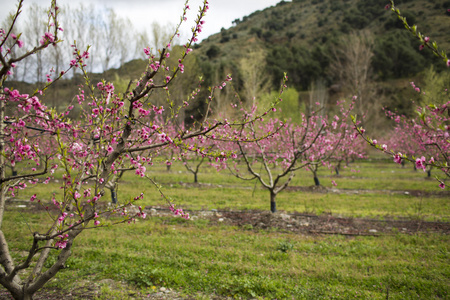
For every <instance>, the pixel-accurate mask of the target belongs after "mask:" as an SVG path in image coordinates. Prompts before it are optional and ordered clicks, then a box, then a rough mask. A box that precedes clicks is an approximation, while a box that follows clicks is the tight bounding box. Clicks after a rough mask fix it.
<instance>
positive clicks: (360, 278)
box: [3, 161, 450, 299]
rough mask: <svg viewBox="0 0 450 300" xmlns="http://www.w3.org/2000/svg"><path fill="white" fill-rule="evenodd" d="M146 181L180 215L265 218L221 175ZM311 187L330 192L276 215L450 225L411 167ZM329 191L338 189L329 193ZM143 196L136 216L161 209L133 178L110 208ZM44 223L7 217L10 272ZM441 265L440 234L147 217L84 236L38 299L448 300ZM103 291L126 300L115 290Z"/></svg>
mask: <svg viewBox="0 0 450 300" xmlns="http://www.w3.org/2000/svg"><path fill="white" fill-rule="evenodd" d="M355 170H357V171H355ZM150 174H151V176H152V177H154V178H155V179H156V180H157V181H158V182H159V183H162V184H163V186H164V193H165V194H167V195H168V196H171V197H172V198H173V199H174V201H175V203H177V204H178V205H179V206H180V207H183V208H184V209H186V210H188V211H189V210H199V209H203V210H211V209H233V210H248V209H256V210H265V211H267V210H269V208H270V206H269V194H268V192H267V191H266V190H263V189H261V188H260V186H259V185H258V184H256V185H255V182H254V181H250V182H247V181H240V180H239V179H237V178H235V177H233V176H231V175H229V174H228V173H227V172H226V171H225V172H221V173H217V172H216V171H215V169H213V168H210V167H204V168H202V169H201V174H199V181H200V182H201V184H197V185H194V184H186V183H189V182H192V181H193V176H192V175H191V174H189V173H187V172H186V170H185V169H184V167H183V166H182V165H174V166H173V167H172V169H171V170H170V171H167V170H165V167H163V166H161V167H159V166H158V167H155V168H154V169H152V170H151V173H150ZM319 178H320V180H321V183H322V185H323V186H325V187H327V188H328V192H326V193H324V192H321V193H318V192H314V191H312V190H311V189H307V190H309V191H308V192H303V191H299V190H298V189H297V190H291V191H285V192H282V193H281V194H280V195H279V196H278V197H277V202H278V209H279V210H282V211H285V212H287V213H293V212H307V213H315V214H323V213H327V214H332V215H339V216H344V217H350V218H355V217H363V218H374V219H387V218H394V219H396V218H397V219H400V218H401V219H413V220H425V221H441V222H448V221H449V216H450V204H449V198H450V197H449V194H448V192H445V191H442V190H441V189H439V187H438V186H437V182H436V181H435V180H433V179H428V178H426V174H425V173H423V172H422V171H414V170H413V168H412V166H406V167H405V168H402V167H400V166H398V165H396V164H394V163H392V162H388V161H358V162H355V163H353V164H351V165H350V166H349V167H348V168H345V169H342V170H341V173H340V175H339V176H336V175H334V174H331V172H330V171H329V170H327V169H323V170H322V171H321V172H320V174H319ZM331 180H335V181H336V182H337V183H338V186H337V187H333V186H332V185H331ZM312 184H313V180H312V175H311V174H310V173H308V172H306V171H303V172H299V173H298V174H297V175H296V177H295V179H294V180H293V182H292V184H291V185H292V186H295V187H305V186H310V185H312ZM141 191H144V193H145V195H146V196H145V198H144V200H143V201H142V203H140V204H141V205H143V206H144V205H145V206H164V202H163V201H162V199H161V197H160V196H159V194H158V192H157V190H156V189H155V188H154V187H152V186H151V184H150V183H148V182H147V181H144V180H142V179H140V178H137V177H136V176H133V175H132V174H126V175H125V177H124V178H123V182H122V185H121V186H120V188H119V191H118V197H119V201H123V200H124V199H128V198H130V197H134V196H136V195H137V194H139V193H140V192H141ZM25 192H26V193H25ZM34 193H37V194H43V195H44V196H42V198H45V197H48V196H50V195H51V194H52V193H55V194H58V193H59V190H58V185H57V183H50V184H49V185H38V186H37V187H35V188H34V189H30V190H25V191H21V193H20V194H19V195H18V198H20V199H27V198H28V199H29V196H30V195H31V194H34ZM45 220H46V215H45V214H44V213H37V212H36V211H34V210H33V211H32V210H29V209H26V208H18V207H13V206H11V207H9V209H8V211H7V214H6V216H5V221H4V225H3V228H10V230H7V232H6V235H7V238H8V239H9V241H10V246H11V248H12V249H14V251H13V252H14V254H13V255H14V259H15V260H16V261H19V260H20V259H23V258H24V256H25V255H26V252H25V251H26V250H27V249H28V248H29V245H30V244H29V241H30V239H29V233H30V231H36V230H38V229H40V228H43V227H42V226H43V225H44V224H45ZM107 222H108V220H105V221H104V223H107ZM27 234H28V236H27ZM27 241H28V242H27ZM54 255H55V257H56V255H57V253H55V254H54ZM449 262H450V237H449V235H446V234H437V233H431V232H430V233H416V234H401V233H397V234H389V235H388V234H385V235H380V236H376V237H375V236H353V237H351V236H342V235H305V234H298V233H292V232H287V231H283V230H278V229H276V228H269V229H267V230H248V228H246V227H244V226H243V227H237V226H230V225H225V224H218V225H217V224H216V223H214V224H212V223H211V222H210V221H209V220H206V219H201V218H199V219H194V220H188V221H186V220H184V219H180V218H173V217H158V218H156V217H153V218H148V219H146V220H141V221H139V222H136V224H130V225H119V226H112V227H105V228H99V229H96V230H87V231H85V232H84V233H83V234H82V235H81V236H80V237H79V238H78V239H77V240H76V241H75V244H74V252H73V255H72V257H71V258H70V259H69V261H68V262H67V266H68V267H67V268H66V269H64V270H62V271H61V272H60V273H59V274H58V275H57V277H56V278H55V279H54V280H52V281H51V282H50V283H49V284H48V286H47V287H46V290H45V292H46V293H50V295H51V291H54V290H55V291H56V292H54V293H56V294H55V295H60V294H61V293H62V292H64V291H76V290H80V289H81V290H83V289H86V290H87V291H89V288H88V287H89V286H90V285H95V286H96V287H97V288H96V289H97V292H98V293H97V294H92V293H91V294H89V292H86V293H87V294H86V295H90V296H89V298H95V297H97V298H98V299H129V298H133V297H134V298H139V299H140V298H143V299H144V298H146V297H147V295H150V296H151V295H155V293H156V292H157V291H159V290H160V288H161V287H165V288H170V289H172V290H174V291H177V292H178V293H179V294H180V295H185V296H191V299H214V297H219V296H220V297H223V299H225V298H226V297H232V298H242V299H252V298H256V299H263V298H264V299H350V298H351V299H355V298H356V299H449V298H450V295H449V292H450V264H449ZM74 278H77V280H74ZM107 279H110V280H112V282H117V283H119V282H120V283H121V284H123V285H125V286H126V289H116V288H113V285H111V284H107V283H108V282H110V281H105V280H107ZM78 297H79V298H83V297H84V296H83V295H81V294H80V295H79V296H78ZM75 298H76V297H75ZM55 299H56V298H55ZM155 299H156V298H155ZM221 299H222V298H221Z"/></svg>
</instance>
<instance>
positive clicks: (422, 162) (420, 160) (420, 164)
mask: <svg viewBox="0 0 450 300" xmlns="http://www.w3.org/2000/svg"><path fill="white" fill-rule="evenodd" d="M425 161H426V159H425V156H422V157H421V158H417V159H416V168H417V169H423V171H424V172H425V169H426V167H427V165H426V163H425Z"/></svg>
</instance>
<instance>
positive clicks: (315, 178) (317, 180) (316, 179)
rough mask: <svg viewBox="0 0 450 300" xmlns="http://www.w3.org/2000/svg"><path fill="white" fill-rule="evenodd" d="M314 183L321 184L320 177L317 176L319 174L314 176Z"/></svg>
mask: <svg viewBox="0 0 450 300" xmlns="http://www.w3.org/2000/svg"><path fill="white" fill-rule="evenodd" d="M314 184H315V185H316V186H319V185H320V181H319V178H317V176H314Z"/></svg>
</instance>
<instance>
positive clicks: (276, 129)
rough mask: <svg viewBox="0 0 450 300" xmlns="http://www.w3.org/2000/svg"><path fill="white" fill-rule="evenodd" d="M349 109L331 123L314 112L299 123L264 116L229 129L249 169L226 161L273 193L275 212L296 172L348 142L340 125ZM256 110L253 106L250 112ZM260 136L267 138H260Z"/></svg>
mask: <svg viewBox="0 0 450 300" xmlns="http://www.w3.org/2000/svg"><path fill="white" fill-rule="evenodd" d="M281 93H282V90H281ZM281 93H280V97H281ZM280 99H281V98H280ZM275 109H276V108H273V110H275ZM350 110H351V108H350V109H349V110H343V111H342V115H341V116H340V117H335V120H339V123H338V122H337V121H333V122H336V123H333V124H332V125H331V124H330V122H329V121H328V118H327V117H326V116H318V115H317V114H315V113H313V114H312V115H310V116H306V115H304V114H301V115H300V116H299V118H301V122H300V124H299V125H296V124H289V123H287V122H282V121H280V120H277V119H268V120H263V119H262V118H261V119H259V120H258V122H253V123H250V126H248V127H246V128H241V129H240V130H237V129H234V128H229V131H228V133H227V135H226V138H228V139H230V138H231V139H232V140H234V143H233V147H235V149H237V153H238V155H240V156H241V158H242V161H243V164H244V168H245V169H246V171H242V170H241V168H240V166H239V165H238V163H236V162H233V161H225V162H224V164H226V167H227V168H228V169H229V170H230V172H231V173H232V174H234V175H235V176H236V177H238V178H239V179H242V180H254V179H255V180H257V181H259V183H260V184H261V185H262V187H263V188H265V189H267V190H268V191H269V193H270V210H271V212H276V211H277V207H276V196H277V195H278V193H280V192H281V191H283V190H284V189H286V188H287V187H288V186H289V184H290V182H291V181H292V179H293V177H294V176H295V171H297V170H299V169H302V168H305V167H311V166H312V165H319V164H323V163H325V161H327V160H328V159H329V158H330V157H331V154H332V153H333V151H334V150H335V149H336V148H337V147H338V145H339V144H340V143H341V142H345V141H343V140H342V138H343V137H344V136H345V135H343V134H342V132H341V131H342V128H341V126H342V124H343V123H342V122H345V120H346V119H347V117H348V113H349V111H350ZM255 111H256V107H253V109H252V110H251V111H250V112H248V115H250V116H251V115H252V114H253V113H254V112H255ZM261 135H265V136H268V137H267V138H265V139H260V138H259V136H261ZM325 144H326V145H325ZM319 145H321V146H325V147H324V148H322V147H319Z"/></svg>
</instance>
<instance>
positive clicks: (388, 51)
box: [195, 0, 450, 106]
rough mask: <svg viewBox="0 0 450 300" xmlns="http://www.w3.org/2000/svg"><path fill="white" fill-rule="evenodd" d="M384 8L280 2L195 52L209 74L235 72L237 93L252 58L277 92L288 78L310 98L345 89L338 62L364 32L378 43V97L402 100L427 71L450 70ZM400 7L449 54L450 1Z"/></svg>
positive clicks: (374, 3)
mask: <svg viewBox="0 0 450 300" xmlns="http://www.w3.org/2000/svg"><path fill="white" fill-rule="evenodd" d="M386 3H387V1H381V0H357V1H350V0H294V1H292V2H285V1H281V2H279V3H278V4H277V5H276V6H272V7H269V8H266V9H264V10H262V11H256V12H254V13H252V14H251V15H249V16H246V17H244V18H242V19H237V20H235V21H234V22H233V23H234V24H235V26H233V27H231V28H229V29H222V30H221V32H220V33H217V34H215V35H212V36H210V37H209V38H207V39H206V40H204V41H203V42H202V43H201V44H199V45H197V49H196V51H195V52H196V54H197V55H198V58H199V61H200V62H201V65H202V66H203V70H205V71H204V72H205V73H208V70H222V71H225V72H232V73H233V75H234V78H236V79H237V80H236V81H237V82H238V89H241V88H242V86H243V82H244V81H245V78H243V77H244V76H243V72H242V62H243V60H247V61H248V58H249V54H250V53H253V52H261V53H262V55H261V57H263V59H260V60H259V61H255V62H254V63H253V65H257V64H264V65H265V71H266V73H267V74H269V75H270V80H271V86H272V88H276V86H277V85H278V84H279V82H280V79H281V78H282V76H283V72H287V73H288V75H289V77H290V81H289V85H290V86H293V87H295V88H296V89H297V90H298V91H307V90H310V89H311V86H312V84H314V83H315V81H317V80H322V81H324V82H325V84H326V86H327V87H332V86H333V85H336V84H339V83H340V79H341V78H339V74H337V73H338V72H336V70H335V68H333V65H334V62H335V60H337V59H340V53H339V49H342V47H344V46H347V47H348V46H349V45H345V41H348V40H346V38H348V37H349V35H351V34H352V32H360V34H361V35H362V36H366V37H367V36H368V37H370V38H371V39H372V45H371V50H372V52H373V56H372V58H371V61H370V67H371V69H372V72H371V76H370V78H371V80H376V81H377V82H378V90H379V91H378V93H381V92H380V88H381V89H382V90H383V93H386V88H387V89H388V91H387V92H388V94H391V92H393V91H395V94H396V95H391V96H392V97H393V98H399V97H398V95H397V93H398V92H399V89H403V88H404V87H405V86H407V82H409V81H411V80H420V78H421V77H422V74H423V71H424V70H427V69H429V68H430V66H431V65H434V66H435V70H437V71H438V72H439V71H442V70H443V69H444V68H445V67H444V66H443V64H442V62H441V61H440V60H438V59H437V58H435V57H433V55H432V54H431V53H430V52H429V51H425V50H424V51H420V50H419V45H420V43H419V41H418V40H415V39H414V38H413V37H412V36H411V35H410V33H409V32H407V31H406V30H405V29H404V27H403V24H401V22H400V21H399V20H398V19H397V17H396V16H395V15H394V14H393V13H392V12H391V11H390V10H386V9H385V5H386ZM396 4H397V5H398V7H399V8H400V10H401V11H402V13H403V14H404V15H405V16H406V18H407V20H408V22H409V23H410V24H416V23H417V24H418V28H419V30H420V31H421V32H423V33H426V34H427V35H429V36H430V37H431V38H432V40H436V41H438V42H439V46H440V47H441V48H442V49H443V50H447V49H449V48H450V39H449V38H448V37H447V36H446V35H447V29H448V28H450V13H449V12H448V11H447V9H449V8H450V1H443V0H432V1H428V0H426V1H425V0H403V1H396ZM343 41H344V44H343ZM334 67H336V65H334ZM223 75H224V74H222V76H223ZM211 77H213V76H211ZM386 83H388V84H386ZM391 83H395V84H394V85H392V84H391ZM341 86H342V84H341ZM344 88H345V87H344ZM392 97H391V98H392ZM400 98H402V97H400ZM390 100H392V101H393V99H390ZM388 102H389V101H388ZM397 106H401V105H400V104H398V105H397Z"/></svg>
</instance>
